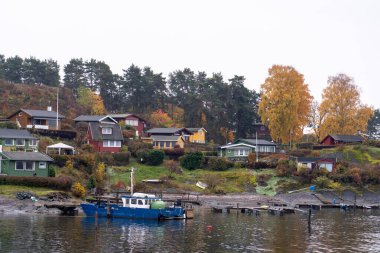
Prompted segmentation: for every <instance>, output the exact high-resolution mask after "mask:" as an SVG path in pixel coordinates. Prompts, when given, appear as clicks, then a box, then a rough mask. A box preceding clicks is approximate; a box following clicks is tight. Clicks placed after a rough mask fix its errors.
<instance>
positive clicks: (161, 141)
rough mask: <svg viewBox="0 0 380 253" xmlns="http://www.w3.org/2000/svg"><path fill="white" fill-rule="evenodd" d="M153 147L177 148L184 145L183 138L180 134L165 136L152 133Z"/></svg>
mask: <svg viewBox="0 0 380 253" xmlns="http://www.w3.org/2000/svg"><path fill="white" fill-rule="evenodd" d="M151 138H152V139H153V148H154V149H172V148H174V147H175V146H178V147H179V148H184V147H185V140H184V139H183V137H182V136H180V135H179V136H178V135H174V136H166V135H152V136H151Z"/></svg>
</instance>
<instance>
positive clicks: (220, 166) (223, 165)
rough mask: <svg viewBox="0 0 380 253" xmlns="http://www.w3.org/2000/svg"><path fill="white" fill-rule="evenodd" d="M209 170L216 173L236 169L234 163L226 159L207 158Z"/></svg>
mask: <svg viewBox="0 0 380 253" xmlns="http://www.w3.org/2000/svg"><path fill="white" fill-rule="evenodd" d="M206 166H207V169H210V170H215V171H224V170H228V169H229V168H232V167H234V163H233V162H231V161H228V160H227V159H226V158H225V157H207V165H206Z"/></svg>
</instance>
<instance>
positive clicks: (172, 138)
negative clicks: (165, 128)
mask: <svg viewBox="0 0 380 253" xmlns="http://www.w3.org/2000/svg"><path fill="white" fill-rule="evenodd" d="M179 138H182V136H176V135H154V136H152V139H153V141H178V139H179ZM182 139H183V138H182Z"/></svg>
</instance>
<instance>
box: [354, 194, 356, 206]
mask: <svg viewBox="0 0 380 253" xmlns="http://www.w3.org/2000/svg"><path fill="white" fill-rule="evenodd" d="M354 209H356V192H355V195H354Z"/></svg>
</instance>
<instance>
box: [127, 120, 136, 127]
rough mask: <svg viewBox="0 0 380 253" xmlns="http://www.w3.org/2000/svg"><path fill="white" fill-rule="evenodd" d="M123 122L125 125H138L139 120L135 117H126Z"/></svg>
mask: <svg viewBox="0 0 380 253" xmlns="http://www.w3.org/2000/svg"><path fill="white" fill-rule="evenodd" d="M125 124H126V125H127V126H138V125H139V122H138V121H137V120H135V119H126V120H125Z"/></svg>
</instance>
